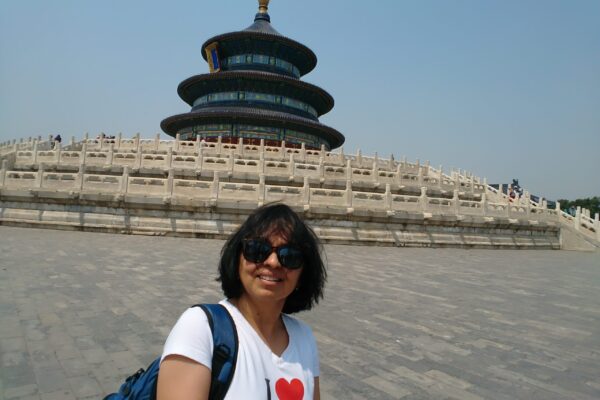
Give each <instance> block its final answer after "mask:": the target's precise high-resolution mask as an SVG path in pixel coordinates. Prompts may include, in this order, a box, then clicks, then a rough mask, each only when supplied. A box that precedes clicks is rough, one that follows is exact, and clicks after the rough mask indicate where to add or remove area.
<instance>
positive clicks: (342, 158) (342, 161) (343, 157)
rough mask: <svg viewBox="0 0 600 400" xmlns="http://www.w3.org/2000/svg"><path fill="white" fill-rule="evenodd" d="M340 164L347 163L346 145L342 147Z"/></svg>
mask: <svg viewBox="0 0 600 400" xmlns="http://www.w3.org/2000/svg"><path fill="white" fill-rule="evenodd" d="M340 165H341V166H342V167H343V166H344V165H346V156H345V155H344V146H342V147H340Z"/></svg>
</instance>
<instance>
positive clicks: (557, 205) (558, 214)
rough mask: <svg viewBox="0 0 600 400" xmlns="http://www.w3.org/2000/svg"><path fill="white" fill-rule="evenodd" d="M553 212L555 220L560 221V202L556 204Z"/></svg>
mask: <svg viewBox="0 0 600 400" xmlns="http://www.w3.org/2000/svg"><path fill="white" fill-rule="evenodd" d="M554 210H555V212H556V219H558V220H559V221H560V220H561V217H562V211H561V209H560V201H557V202H556V207H555V208H554Z"/></svg>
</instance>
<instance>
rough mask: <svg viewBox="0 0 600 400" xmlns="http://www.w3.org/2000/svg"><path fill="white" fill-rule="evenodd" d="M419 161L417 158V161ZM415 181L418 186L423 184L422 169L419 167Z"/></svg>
mask: <svg viewBox="0 0 600 400" xmlns="http://www.w3.org/2000/svg"><path fill="white" fill-rule="evenodd" d="M418 162H419V161H418V160H417V163H418ZM417 182H418V183H419V186H422V185H423V170H422V169H421V168H420V167H417Z"/></svg>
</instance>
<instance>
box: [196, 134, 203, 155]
mask: <svg viewBox="0 0 600 400" xmlns="http://www.w3.org/2000/svg"><path fill="white" fill-rule="evenodd" d="M201 146H202V142H201V141H200V136H196V144H195V145H194V147H195V148H196V154H199V153H200V147H201Z"/></svg>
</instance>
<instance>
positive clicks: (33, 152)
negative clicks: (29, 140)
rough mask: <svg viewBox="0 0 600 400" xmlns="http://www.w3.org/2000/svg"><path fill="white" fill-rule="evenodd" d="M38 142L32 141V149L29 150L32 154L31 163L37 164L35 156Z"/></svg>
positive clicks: (36, 155) (36, 156)
mask: <svg viewBox="0 0 600 400" xmlns="http://www.w3.org/2000/svg"><path fill="white" fill-rule="evenodd" d="M37 152H38V142H37V141H36V142H34V143H33V151H32V152H31V154H32V155H33V156H32V163H33V164H37V158H38V153H37Z"/></svg>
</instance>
